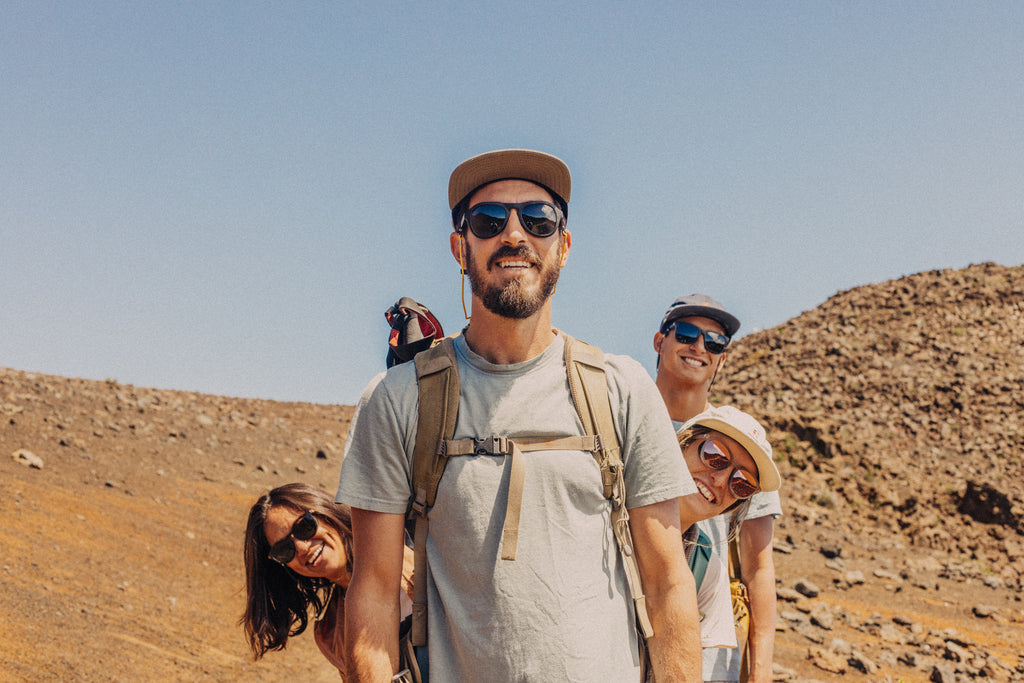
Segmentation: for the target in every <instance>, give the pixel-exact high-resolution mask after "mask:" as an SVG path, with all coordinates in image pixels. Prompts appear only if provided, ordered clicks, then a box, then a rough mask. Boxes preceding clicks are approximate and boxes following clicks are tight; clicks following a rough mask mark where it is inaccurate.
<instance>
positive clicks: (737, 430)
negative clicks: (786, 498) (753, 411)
mask: <svg viewBox="0 0 1024 683" xmlns="http://www.w3.org/2000/svg"><path fill="white" fill-rule="evenodd" d="M694 425H702V426H704V427H707V428H708V429H714V430H715V431H716V432H721V433H722V434H725V435H726V436H728V437H732V438H733V439H735V440H736V441H737V442H738V443H739V444H740V445H741V446H743V448H745V449H746V450H747V453H749V454H750V457H751V458H753V459H754V464H755V465H757V480H758V482H760V484H761V491H778V490H779V487H780V486H781V485H782V477H781V476H780V475H779V468H778V467H776V466H775V460H774V459H773V458H772V445H771V444H770V443H768V435H767V433H765V430H764V427H762V426H761V423H760V422H758V421H757V420H755V419H754V418H753V417H751V416H750V415H748V414H747V413H744V412H743V411H742V410H739V409H737V408H734V407H732V406H718V407H717V408H708V409H707V410H705V411H704V412H703V413H700V414H699V415H697V416H696V417H693V418H691V419H690V420H688V421H687V422H686V424H684V425H683V427H682V429H688V428H690V427H692V426H694ZM680 431H682V430H680Z"/></svg>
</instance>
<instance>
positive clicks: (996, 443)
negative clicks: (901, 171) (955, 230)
mask: <svg viewBox="0 0 1024 683" xmlns="http://www.w3.org/2000/svg"><path fill="white" fill-rule="evenodd" d="M712 401H713V402H718V403H733V404H735V405H737V406H739V407H741V408H743V409H745V410H748V411H749V412H751V413H752V414H754V415H757V416H758V417H760V418H762V419H763V421H764V422H765V423H766V424H767V425H769V426H770V429H769V437H770V439H771V441H772V443H773V444H774V447H775V457H776V460H778V461H779V466H780V469H781V471H782V474H783V479H784V486H783V498H784V508H785V509H786V512H787V514H786V517H785V518H783V519H782V520H780V525H779V527H780V530H779V534H778V541H779V546H780V547H779V550H780V551H782V552H780V553H779V554H777V562H778V563H780V564H781V565H782V566H783V568H784V571H780V572H779V580H780V583H781V585H782V586H787V587H793V586H794V580H798V579H799V578H800V577H801V576H802V575H803V574H806V573H807V572H810V571H817V574H818V576H819V577H820V580H821V582H822V585H821V586H820V589H822V593H823V594H826V593H831V594H832V595H831V596H830V597H829V598H828V600H827V601H826V600H822V599H821V598H818V600H817V602H818V603H822V604H818V605H810V604H808V602H807V601H806V600H804V599H798V598H797V596H795V595H793V594H792V593H791V592H787V591H783V594H785V595H789V596H790V597H792V598H793V600H794V602H793V603H790V602H787V601H785V600H780V604H779V610H780V614H781V615H782V618H781V619H780V624H779V628H781V629H785V630H795V631H797V632H800V631H803V632H804V636H805V639H804V640H801V639H800V638H796V639H795V640H793V639H790V638H788V637H787V636H786V635H785V632H786V631H783V633H780V641H781V643H782V645H783V647H782V648H781V652H780V654H782V655H783V659H784V655H785V652H786V648H788V647H796V648H797V649H799V648H800V647H803V649H804V650H805V651H807V652H810V653H811V660H812V661H816V662H818V663H819V664H821V666H820V667H819V668H822V669H827V668H830V669H846V670H847V671H850V670H852V671H854V672H856V671H858V670H859V671H861V672H865V673H870V674H871V675H872V676H873V677H875V676H880V675H881V674H880V673H879V672H880V671H888V672H891V675H894V676H898V677H901V678H903V679H904V680H914V677H915V676H919V675H921V674H922V672H923V673H924V674H925V675H926V676H930V677H932V678H931V680H944V681H945V680H953V679H952V678H950V677H948V675H952V674H953V673H954V672H955V673H956V675H957V676H960V677H962V676H966V675H970V676H983V677H985V676H987V677H994V678H995V679H996V680H1007V679H1008V678H1013V679H1014V680H1020V679H1021V678H1022V673H1024V661H1022V660H1019V659H1018V655H1019V653H1020V652H1022V651H1024V636H1022V633H1021V632H1022V630H1024V626H1022V612H1021V595H1022V587H1024V462H1022V461H1024V424H1022V423H1024V267H1016V268H1006V267H1002V266H998V265H995V264H991V263H986V264H981V265H976V266H971V267H969V268H966V269H963V270H941V271H931V272H926V273H919V274H916V275H911V276H908V277H904V278H901V279H899V280H893V281H890V282H884V283H881V284H875V285H869V286H864V287H858V288H856V289H852V290H849V291H845V292H840V293H838V294H836V295H835V296H833V297H832V298H830V299H829V300H828V301H826V302H825V303H823V304H822V305H820V306H818V307H817V308H815V309H814V310H812V311H807V312H805V313H804V314H802V315H800V316H798V317H797V318H794V319H793V320H791V321H789V322H787V323H786V324H784V325H780V326H779V327H776V328H774V329H770V330H765V331H761V332H757V333H755V334H751V335H749V336H746V337H744V338H742V339H740V340H738V341H737V342H736V343H735V345H734V347H733V348H731V349H730V352H729V357H728V359H727V364H726V368H725V370H723V372H722V374H721V378H720V380H719V383H718V384H717V385H716V387H715V390H714V392H713V397H712ZM800 551H806V552H809V553H810V554H805V555H803V557H804V560H803V561H805V562H807V563H808V564H807V565H806V566H802V565H801V563H800V562H797V563H795V565H794V563H793V561H792V560H793V559H794V558H790V557H787V556H786V554H785V553H787V552H791V553H800ZM823 567H825V568H826V569H827V571H821V569H822V568H823ZM853 567H856V569H853ZM862 582H863V583H862ZM815 587H816V588H819V586H815ZM908 599H910V600H911V601H912V603H907V600H908ZM827 603H831V607H832V609H831V610H828V609H826V608H825V607H824V606H823V605H825V604H827ZM794 605H796V606H798V607H800V608H802V609H795V608H794ZM854 607H857V608H860V611H861V612H862V613H861V614H857V613H856V612H857V610H856V609H853V608H854ZM893 608H898V609H899V610H902V611H901V612H900V613H899V614H894V613H893ZM811 609H818V610H819V611H818V613H817V614H815V612H813V611H810V612H809V611H808V610H811ZM822 610H824V611H822ZM876 613H877V614H876ZM879 615H881V616H880V617H879ZM894 616H897V617H899V620H898V621H896V622H893V621H892V617H894ZM818 621H824V622H827V623H829V624H830V625H831V626H830V628H825V629H822V628H818V626H819V625H818V624H817V623H814V622H818ZM846 621H848V622H849V623H848V624H847V623H843V622H846ZM808 622H812V623H811V626H813V627H814V628H812V629H807V628H805V627H806V626H807V624H808ZM901 622H906V623H901ZM929 623H930V624H931V625H932V627H933V628H931V629H929V628H928V624H929ZM841 626H848V627H849V628H844V629H843V630H844V631H845V635H843V636H842V637H840V638H839V639H838V640H839V642H838V643H835V644H834V645H835V646H834V647H833V646H832V645H833V642H832V641H833V640H835V639H836V632H837V631H839V630H840V627H841ZM949 627H955V628H956V629H959V633H946V632H945V629H947V628H949ZM883 629H885V630H884V631H883ZM914 631H918V632H917V633H915V632H914ZM929 633H931V635H929ZM858 636H867V637H866V638H865V637H858ZM993 636H994V638H993ZM1002 638H1006V640H1000V639H1002ZM847 641H860V642H861V643H862V647H861V648H860V650H859V651H858V649H857V648H856V647H853V646H851V644H850V642H847ZM989 646H992V647H989ZM996 650H998V651H999V652H1000V653H1001V656H995V655H994V652H995V651H996ZM851 652H852V654H851ZM853 662H856V663H853ZM937 665H939V668H936V666H937ZM1013 669H1015V671H1013ZM908 670H909V671H908ZM803 675H807V674H806V673H805V674H803ZM830 680H831V679H830ZM958 680H959V679H958Z"/></svg>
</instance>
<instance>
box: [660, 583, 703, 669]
mask: <svg viewBox="0 0 1024 683" xmlns="http://www.w3.org/2000/svg"><path fill="white" fill-rule="evenodd" d="M687 574H689V572H687ZM647 606H648V612H649V613H650V615H651V624H652V625H653V626H654V637H653V638H651V639H650V640H648V641H647V645H648V649H649V651H650V654H651V668H652V669H653V670H654V677H655V680H658V681H700V680H701V649H700V616H699V614H698V612H697V593H696V588H695V584H694V582H693V575H692V574H690V575H689V582H688V583H687V582H686V581H685V577H684V581H683V582H681V583H680V584H679V585H676V586H674V587H672V588H670V589H669V590H668V591H667V592H665V593H661V592H656V593H653V594H652V593H648V594H647Z"/></svg>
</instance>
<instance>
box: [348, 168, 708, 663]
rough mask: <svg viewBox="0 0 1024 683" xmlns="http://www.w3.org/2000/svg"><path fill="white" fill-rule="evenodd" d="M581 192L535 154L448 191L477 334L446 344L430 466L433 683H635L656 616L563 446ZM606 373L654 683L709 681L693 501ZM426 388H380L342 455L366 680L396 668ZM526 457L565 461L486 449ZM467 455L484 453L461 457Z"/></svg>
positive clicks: (578, 455)
mask: <svg viewBox="0 0 1024 683" xmlns="http://www.w3.org/2000/svg"><path fill="white" fill-rule="evenodd" d="M570 192H571V180H570V176H569V169H568V167H566V165H565V164H564V163H563V162H562V161H561V160H560V159H558V158H556V157H553V156H551V155H548V154H544V153H541V152H535V151H531V150H500V151H496V152H489V153H486V154H482V155H480V156H476V157H473V158H471V159H469V160H467V161H465V162H463V163H462V164H460V165H459V166H458V167H457V168H456V169H455V170H454V171H453V172H452V174H451V178H450V180H449V192H448V200H449V208H451V209H452V221H453V226H454V231H453V232H452V233H451V236H450V242H449V244H450V249H451V254H452V256H453V258H454V259H455V261H456V262H457V263H458V264H459V267H460V269H461V270H462V272H463V274H464V275H468V277H469V281H470V287H471V293H472V307H471V310H472V315H471V316H470V323H469V325H467V326H466V328H465V329H464V330H463V331H462V333H461V334H459V335H456V337H455V338H454V341H445V342H442V346H445V345H447V346H445V348H446V349H448V350H450V357H451V358H452V359H453V361H449V363H448V365H449V367H450V366H451V364H452V362H454V369H455V370H456V371H457V372H456V373H455V374H456V375H457V378H458V380H457V381H458V399H457V413H456V418H455V421H454V435H453V437H451V440H442V441H441V442H440V443H439V446H438V450H437V451H436V453H437V457H440V458H444V459H445V461H446V462H447V465H446V466H445V467H446V469H445V470H444V476H443V477H441V478H440V483H439V485H437V486H436V501H434V502H433V505H432V507H428V508H427V509H428V510H429V513H428V515H427V517H429V534H428V535H426V541H425V551H424V552H425V555H424V556H425V563H426V567H425V571H423V572H421V571H420V569H419V568H418V569H417V574H416V576H415V582H416V583H417V588H419V587H421V586H423V587H425V602H424V603H418V604H423V606H424V608H423V610H421V613H425V623H426V636H425V641H426V645H425V648H421V649H419V650H418V651H417V656H416V660H417V661H419V662H420V664H421V666H420V669H421V671H422V670H423V669H424V668H425V667H424V666H423V665H424V664H425V665H426V668H428V669H429V676H430V677H431V678H432V679H433V680H434V681H435V682H436V681H470V680H495V681H506V680H536V681H555V680H580V681H591V680H614V681H639V680H640V676H641V661H640V658H639V657H638V654H637V645H638V637H637V633H636V619H635V616H636V614H639V613H640V612H641V611H643V610H642V609H638V610H637V611H636V613H635V612H634V606H633V599H631V595H630V589H629V581H630V579H629V577H628V576H627V567H626V566H625V565H627V562H625V561H624V560H622V559H620V556H619V555H620V554H619V550H618V548H617V544H616V537H617V536H618V535H619V532H618V531H616V530H615V529H614V528H613V526H614V520H615V519H616V518H617V517H616V514H619V513H613V512H612V505H611V503H610V502H609V500H608V499H607V498H606V497H605V495H603V493H602V491H603V485H604V484H603V482H602V477H601V474H602V471H601V469H599V467H598V466H596V463H595V458H594V456H593V455H592V454H591V452H588V451H587V450H585V449H583V448H577V447H576V446H569V445H565V444H568V443H573V444H575V443H576V442H577V441H578V440H579V439H580V438H581V437H583V436H584V428H583V424H582V423H581V421H580V418H579V417H577V414H576V407H574V406H577V407H578V404H576V403H574V398H573V396H572V395H570V390H569V383H568V382H567V368H568V367H569V366H570V365H572V364H573V363H575V361H572V362H570V361H569V360H567V358H566V356H567V354H566V349H567V348H575V345H577V344H579V342H571V340H569V339H568V338H567V337H566V336H564V335H563V334H561V333H560V332H558V330H555V329H554V328H553V327H552V326H551V295H552V294H553V293H554V291H555V285H556V283H557V281H558V276H559V273H560V271H561V268H562V267H563V266H564V265H565V263H566V259H567V258H568V256H569V250H570V247H571V245H572V237H571V235H570V234H569V232H568V230H566V216H567V213H568V202H569V196H570ZM434 351H435V350H431V351H430V352H429V354H428V356H429V358H430V362H433V360H434V359H435V358H436V357H437V356H435V355H434ZM446 352H447V351H446ZM601 355H602V356H603V366H604V371H605V379H606V382H604V381H603V382H602V383H603V384H607V386H606V387H602V394H603V390H604V389H605V388H606V389H607V396H608V398H609V399H610V403H611V413H612V418H613V420H614V427H615V429H614V431H615V433H616V434H617V435H618V441H619V443H620V447H621V454H622V462H623V468H622V470H623V472H624V476H623V477H622V478H621V481H624V489H625V506H624V508H622V507H619V508H616V509H617V510H621V509H628V513H629V514H628V522H623V523H627V524H628V528H629V529H631V530H632V541H633V548H634V549H635V556H636V558H637V559H638V560H639V563H638V564H639V579H642V589H643V594H644V595H645V596H646V606H647V608H646V611H647V612H648V613H649V615H650V623H651V624H652V625H653V633H654V635H653V637H651V638H649V639H648V641H647V644H648V648H649V652H650V656H651V665H652V668H653V671H654V673H655V675H656V676H657V677H658V679H659V680H665V681H668V680H699V677H700V656H699V648H700V640H699V632H698V616H697V609H696V599H695V589H694V581H693V577H692V575H691V574H690V572H689V571H687V569H686V565H685V563H684V560H683V552H682V550H683V547H682V541H681V538H680V528H681V527H680V524H681V520H680V515H679V508H678V504H677V502H676V499H677V497H679V496H681V495H687V494H689V493H693V492H694V491H695V490H696V489H695V487H694V485H693V481H692V479H691V478H690V476H689V474H688V472H686V470H685V468H682V467H680V465H679V462H680V460H679V447H678V444H677V442H676V439H675V435H674V434H673V431H672V428H671V423H670V422H669V420H668V419H667V418H668V414H667V412H666V410H665V406H664V403H663V402H662V400H661V397H660V396H659V394H658V391H657V388H656V387H655V386H654V384H653V382H651V381H650V378H649V377H647V374H646V372H645V371H644V370H643V368H642V366H640V365H639V364H638V363H636V362H635V361H633V360H632V359H629V358H626V357H624V356H614V355H607V354H601ZM416 360H417V363H416V364H415V365H422V366H426V365H428V363H426V362H423V363H420V362H419V361H420V360H421V359H420V358H419V357H418V358H417V359H416ZM573 367H575V366H573ZM422 372H426V370H423V368H417V367H414V363H405V364H401V365H396V366H395V367H392V368H390V369H389V370H388V371H387V372H386V373H384V374H382V375H379V376H378V377H377V378H375V379H374V380H373V381H372V382H371V383H370V385H369V386H368V387H367V388H366V390H365V392H364V393H363V396H362V398H361V399H360V402H359V406H358V409H357V414H356V417H355V418H354V420H353V424H352V427H351V429H350V431H349V435H348V438H347V441H346V444H345V457H344V460H343V464H342V469H341V476H340V480H339V487H338V496H337V499H338V500H339V501H343V502H345V503H348V504H349V505H351V506H352V508H353V509H352V526H353V530H354V537H355V548H354V551H355V552H354V556H355V557H356V558H358V560H357V561H356V562H355V563H354V567H353V576H352V582H351V585H350V587H349V589H348V592H347V596H346V611H347V615H346V639H347V646H346V650H347V655H348V656H347V661H348V662H349V675H350V677H351V679H352V680H359V681H362V680H387V679H388V678H390V676H391V675H392V673H393V672H394V671H396V670H397V669H398V661H399V660H398V654H397V653H398V613H399V612H398V603H397V600H396V597H395V596H397V595H398V586H399V582H400V577H401V568H402V547H403V532H404V527H405V518H406V515H405V513H406V511H407V509H408V508H409V505H410V503H411V502H412V501H413V500H414V499H415V501H416V505H415V506H414V509H416V510H417V514H419V510H420V509H422V508H423V507H424V506H423V505H421V498H420V493H419V487H418V486H417V487H416V488H417V489H418V490H417V491H413V488H414V482H415V481H418V478H417V474H416V472H418V471H419V470H418V469H417V470H416V472H414V469H415V468H414V467H413V463H414V457H413V453H414V451H416V450H417V447H416V444H417V431H418V426H419V420H420V418H419V415H422V414H423V413H422V412H419V410H420V409H421V408H422V406H420V405H419V404H420V401H419V398H421V396H420V391H421V390H422V385H419V387H418V384H417V374H418V373H422ZM419 376H420V378H421V379H420V381H421V382H422V381H423V377H424V375H423V374H420V375H419ZM426 404H427V405H432V402H431V401H429V400H427V401H426ZM591 405H593V404H591ZM520 435H522V437H521V436H520ZM531 439H532V440H539V439H544V440H547V441H551V442H554V441H558V442H559V443H561V444H563V445H560V446H557V447H552V448H550V449H547V450H538V451H533V452H525V453H522V452H519V451H518V447H517V448H516V449H513V451H512V452H511V453H510V454H509V453H503V454H501V456H500V457H495V456H496V455H498V454H497V453H494V452H492V450H487V449H488V448H489V449H494V448H495V446H494V444H496V443H499V442H509V443H511V442H516V443H518V442H519V441H520V440H522V441H523V443H526V441H528V440H531ZM601 441H602V439H598V443H601ZM466 442H468V443H471V444H481V446H480V447H479V449H470V450H469V451H468V452H453V450H452V449H453V448H454V446H449V444H456V443H466ZM484 444H489V445H484ZM460 448H461V447H460ZM601 448H602V446H598V447H597V449H598V450H600V449H601ZM591 450H594V447H591ZM453 455H460V456H461V457H451V456H453ZM517 458H518V460H517ZM416 462H417V463H418V462H419V460H416ZM517 462H518V463H520V464H519V465H517ZM513 482H515V483H514V484H513ZM514 498H515V499H516V502H515V506H513V499H514ZM427 500H428V503H427V505H428V506H429V504H430V503H429V496H427ZM506 501H508V502H507V503H506ZM513 509H515V510H516V511H517V514H513ZM516 517H518V518H517V519H516V521H515V524H514V525H513V526H512V527H510V526H509V520H510V519H512V518H516ZM417 524H419V522H417ZM510 529H511V531H513V532H514V533H510ZM417 536H418V537H419V533H418V532H417ZM510 537H511V538H512V539H513V542H512V543H511V544H510V543H509V539H510ZM416 544H417V546H419V544H420V541H419V538H417V541H416ZM509 546H510V547H509ZM421 582H422V583H421ZM638 597H639V596H637V595H633V596H632V598H638ZM642 604H643V601H642V600H641V602H640V605H641V606H642ZM416 609H417V608H416V607H414V618H415V615H416V613H417V612H416ZM414 628H415V627H414ZM424 649H425V650H426V653H427V655H428V656H427V657H426V658H425V659H424V658H423V657H422V655H423V650H424Z"/></svg>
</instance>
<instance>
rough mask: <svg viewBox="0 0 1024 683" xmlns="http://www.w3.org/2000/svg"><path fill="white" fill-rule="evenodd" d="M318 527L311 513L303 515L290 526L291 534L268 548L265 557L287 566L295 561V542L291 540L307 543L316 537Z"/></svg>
mask: <svg viewBox="0 0 1024 683" xmlns="http://www.w3.org/2000/svg"><path fill="white" fill-rule="evenodd" d="M318 527H319V525H318V524H317V521H316V517H314V516H313V513H312V512H306V513H304V514H303V515H302V516H301V517H299V518H298V519H297V520H295V523H294V524H292V530H291V533H289V534H288V535H287V536H286V537H284V538H282V539H281V540H280V541H278V542H277V543H275V544H274V545H273V547H271V548H270V554H269V555H268V556H267V557H269V558H270V559H272V560H273V561H274V562H277V563H278V564H281V565H287V564H288V563H289V562H291V561H292V560H294V559H295V541H293V540H292V539H293V538H297V539H299V540H300V541H308V540H309V539H311V538H313V536H315V535H316V530H317V528H318Z"/></svg>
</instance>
